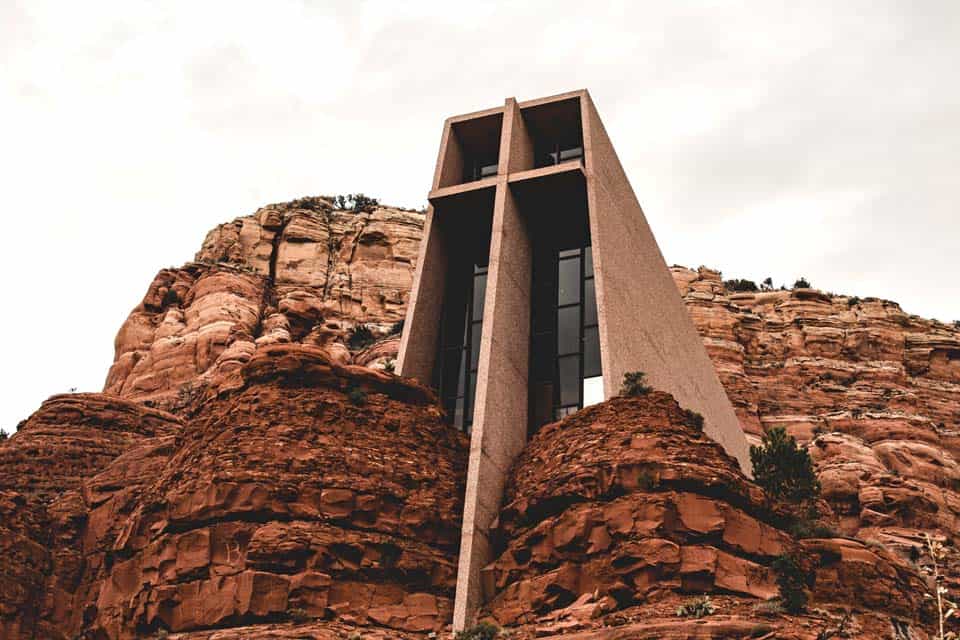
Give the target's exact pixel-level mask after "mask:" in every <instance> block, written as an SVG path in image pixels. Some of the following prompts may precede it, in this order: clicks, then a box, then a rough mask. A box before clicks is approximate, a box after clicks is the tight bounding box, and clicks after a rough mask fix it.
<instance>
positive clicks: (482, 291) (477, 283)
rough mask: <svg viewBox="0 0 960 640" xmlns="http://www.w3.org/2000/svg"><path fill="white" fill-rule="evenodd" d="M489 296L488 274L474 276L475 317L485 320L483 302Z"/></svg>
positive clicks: (475, 318)
mask: <svg viewBox="0 0 960 640" xmlns="http://www.w3.org/2000/svg"><path fill="white" fill-rule="evenodd" d="M486 296H487V274H486V273H478V274H476V275H475V276H473V319H474V320H483V303H484V301H485V300H486Z"/></svg>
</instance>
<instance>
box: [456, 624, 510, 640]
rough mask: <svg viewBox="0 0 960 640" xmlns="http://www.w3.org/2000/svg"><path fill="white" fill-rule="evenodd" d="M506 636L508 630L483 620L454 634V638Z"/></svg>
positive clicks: (474, 639) (475, 639) (473, 639)
mask: <svg viewBox="0 0 960 640" xmlns="http://www.w3.org/2000/svg"><path fill="white" fill-rule="evenodd" d="M504 637H506V632H504V631H503V630H502V629H500V627H498V626H496V625H493V624H490V623H489V622H481V623H479V624H475V625H473V626H472V627H468V628H466V629H464V630H463V631H460V632H458V633H457V634H456V635H455V636H454V640H495V639H496V638H504Z"/></svg>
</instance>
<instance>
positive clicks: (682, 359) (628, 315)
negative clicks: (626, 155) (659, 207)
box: [581, 92, 751, 473]
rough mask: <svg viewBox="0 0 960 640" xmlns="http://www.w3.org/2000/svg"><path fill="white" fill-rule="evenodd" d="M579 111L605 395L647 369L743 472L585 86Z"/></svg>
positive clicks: (687, 324) (709, 379)
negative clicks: (628, 375)
mask: <svg viewBox="0 0 960 640" xmlns="http://www.w3.org/2000/svg"><path fill="white" fill-rule="evenodd" d="M581 114H582V117H583V136H584V147H585V148H584V154H585V159H586V172H587V203H588V208H589V215H590V236H591V242H592V244H593V268H594V276H595V278H596V289H597V309H598V314H599V320H600V359H601V362H602V366H603V385H604V396H605V397H606V398H610V397H612V396H615V395H616V394H617V393H618V391H619V388H620V384H621V382H622V381H623V375H624V374H625V373H627V372H628V371H643V372H645V373H646V374H647V378H648V380H649V381H650V384H651V385H652V386H653V387H655V388H657V389H660V390H663V391H667V392H669V393H671V394H673V396H674V397H675V398H676V399H677V401H678V402H679V403H680V404H681V406H683V407H685V408H687V409H692V410H694V411H698V412H700V413H701V414H703V417H704V419H705V431H706V433H707V435H709V436H710V437H711V438H713V439H714V440H716V441H717V442H718V443H720V445H722V446H723V448H724V450H726V452H727V453H729V454H730V455H732V456H733V457H735V458H736V459H737V460H738V461H739V462H740V467H741V468H742V469H743V470H744V471H745V472H747V473H749V472H750V469H751V466H750V455H749V447H748V445H747V439H746V436H744V434H743V430H742V429H741V427H740V422H739V420H737V416H736V414H735V413H734V410H733V405H732V404H730V399H729V398H727V394H726V392H725V391H724V389H723V386H722V385H721V384H720V379H719V378H718V377H717V373H716V370H715V369H714V368H713V363H712V362H711V361H710V357H709V356H708V355H707V351H706V348H704V346H703V341H702V339H701V338H700V335H699V334H698V333H697V330H696V328H695V327H694V326H693V321H692V320H691V319H690V316H689V315H688V314H687V310H686V308H685V307H684V304H683V301H682V300H681V299H680V294H679V292H678V291H677V287H676V284H675V283H674V281H673V278H672V277H671V276H670V270H669V268H668V267H667V263H666V261H664V259H663V255H662V254H661V253H660V247H659V246H658V245H657V241H656V240H655V239H654V237H653V232H652V231H651V230H650V226H649V225H648V224H647V219H646V217H645V216H644V215H643V210H642V209H641V208H640V203H639V202H637V197H636V195H635V194H634V192H633V188H632V187H631V186H630V182H629V180H628V179H627V176H626V173H625V172H624V170H623V167H622V166H621V165H620V160H619V158H617V153H616V151H615V150H614V148H613V144H611V142H610V139H609V138H608V137H607V132H606V130H605V129H604V126H603V122H601V120H600V117H599V115H597V111H596V108H595V107H594V105H593V101H592V100H591V98H590V95H589V94H588V93H586V92H584V94H583V98H582V102H581Z"/></svg>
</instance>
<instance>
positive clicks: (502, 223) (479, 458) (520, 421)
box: [453, 99, 532, 629]
mask: <svg viewBox="0 0 960 640" xmlns="http://www.w3.org/2000/svg"><path fill="white" fill-rule="evenodd" d="M518 117H519V113H518V110H517V105H516V102H515V101H513V100H512V99H511V100H508V101H507V110H506V113H505V114H504V123H505V124H504V131H503V140H502V144H501V147H500V148H501V149H502V150H508V149H511V145H510V140H511V138H512V133H513V131H514V130H515V125H516V124H518V122H517V118H518ZM519 124H520V125H521V126H522V123H519ZM526 146H529V145H526ZM517 148H518V149H519V150H521V152H522V151H523V149H524V148H525V146H524V145H519V146H518V147H517ZM500 160H501V162H500V166H501V169H502V170H501V180H500V181H499V183H498V184H497V194H496V199H495V202H494V210H493V234H492V236H491V239H490V268H489V270H488V275H487V293H486V299H485V301H484V305H485V306H484V313H483V337H482V341H481V345H480V360H479V363H478V370H477V392H476V401H475V405H474V406H475V408H474V413H473V433H472V435H471V439H470V462H469V466H468V469H467V492H466V499H465V501H464V512H463V531H462V534H461V540H460V563H459V569H458V575H457V596H456V603H455V606H454V613H453V627H454V629H463V628H464V626H467V625H469V624H470V623H471V622H472V620H471V619H472V617H473V615H474V614H475V612H476V610H477V609H478V608H479V607H480V605H482V604H483V602H484V599H485V596H486V595H488V594H484V593H483V587H482V585H481V580H480V570H481V569H482V568H483V567H484V566H486V565H487V564H488V563H490V562H491V561H492V560H493V558H492V557H491V553H490V540H489V537H488V530H489V528H490V525H491V524H492V522H493V521H494V519H495V518H496V517H497V514H498V513H499V511H500V502H501V500H502V498H503V490H504V485H505V484H506V479H507V475H508V474H509V472H510V467H511V465H512V464H513V461H514V460H515V459H516V457H517V456H518V455H520V452H521V451H522V450H523V447H524V445H525V444H526V440H527V389H528V383H527V378H528V373H529V354H530V286H531V269H532V248H531V242H530V237H529V235H528V232H527V228H526V225H525V223H524V220H523V219H522V217H521V215H520V211H519V210H518V208H517V204H516V202H515V200H514V197H513V194H512V193H511V191H510V187H509V185H508V184H507V180H506V178H507V171H505V170H504V169H506V167H507V166H509V162H510V156H509V155H508V156H507V157H506V158H504V157H501V159H500Z"/></svg>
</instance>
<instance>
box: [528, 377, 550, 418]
mask: <svg viewBox="0 0 960 640" xmlns="http://www.w3.org/2000/svg"><path fill="white" fill-rule="evenodd" d="M530 397H531V399H532V404H533V426H534V428H536V427H539V426H541V425H543V424H545V423H547V422H550V421H551V420H552V419H553V382H552V381H551V382H537V383H535V384H533V385H531V387H530Z"/></svg>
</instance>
